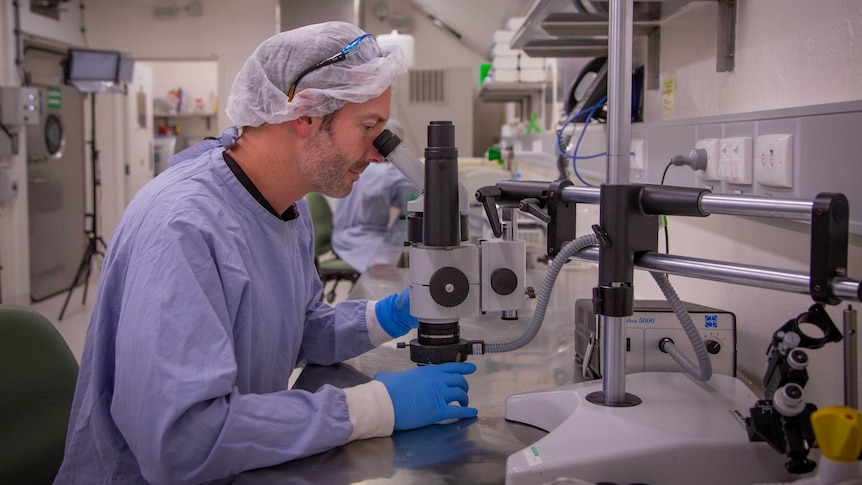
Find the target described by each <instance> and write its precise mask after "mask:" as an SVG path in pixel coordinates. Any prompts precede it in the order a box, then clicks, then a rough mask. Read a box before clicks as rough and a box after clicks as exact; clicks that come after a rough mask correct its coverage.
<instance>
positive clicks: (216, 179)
mask: <svg viewBox="0 0 862 485" xmlns="http://www.w3.org/2000/svg"><path fill="white" fill-rule="evenodd" d="M404 70H405V67H404V61H403V54H402V53H401V52H400V51H398V50H393V49H381V48H380V47H378V46H377V44H376V42H375V41H374V38H373V37H371V36H365V35H364V33H363V32H362V31H361V30H359V29H358V28H356V27H354V26H352V25H350V24H346V23H343V22H330V23H325V24H317V25H311V26H307V27H302V28H299V29H296V30H293V31H289V32H282V33H280V34H278V35H276V36H273V37H272V38H270V39H268V40H266V41H264V42H263V43H262V44H261V45H260V46H259V47H258V48H257V49H256V50H255V52H254V54H252V56H251V57H250V58H249V60H248V61H247V62H246V64H245V65H244V67H243V68H242V70H241V71H240V72H239V73H238V74H237V76H236V79H235V81H234V84H233V87H232V89H231V93H230V98H229V100H228V104H227V113H228V116H229V117H230V118H231V120H232V121H233V122H234V123H235V124H236V125H237V126H238V127H241V128H242V131H241V135H239V136H237V131H236V130H232V129H228V130H225V135H224V136H222V138H221V139H218V140H205V141H203V142H201V143H199V144H198V145H195V146H193V147H190V148H188V149H186V150H184V151H183V152H181V153H179V154H177V155H176V156H174V157H172V159H171V161H170V163H171V168H169V169H168V170H166V171H165V172H163V173H162V174H160V175H159V176H158V177H156V178H155V179H154V180H153V181H152V182H150V183H149V184H148V185H147V186H145V187H144V188H143V189H142V190H141V191H140V192H139V194H138V195H137V196H136V197H135V199H134V200H133V201H132V202H131V204H130V205H129V207H128V208H127V210H126V211H125V213H124V214H123V217H122V220H121V221H120V223H119V224H118V226H117V229H116V230H115V232H114V234H113V236H112V238H111V243H110V248H109V250H108V254H107V255H106V258H105V263H104V267H103V270H102V274H101V277H100V281H99V290H98V295H97V297H96V302H95V304H94V308H93V314H92V318H91V321H90V327H89V329H88V332H87V339H86V343H85V346H84V354H83V357H82V362H81V370H80V373H79V378H78V386H77V389H76V393H75V400H74V403H73V406H72V414H71V419H70V422H69V430H68V436H67V440H66V453H65V457H64V462H63V465H62V466H61V469H60V472H59V475H58V477H57V479H56V481H55V483H57V484H75V483H80V484H87V485H94V484H107V483H122V484H126V483H145V482H151V483H159V484H169V483H183V484H185V483H205V482H211V481H216V480H219V479H224V478H226V477H230V476H232V475H235V474H237V473H239V472H241V471H244V470H248V469H253V468H261V467H267V466H270V465H274V464H278V463H281V462H284V461H288V460H292V459H295V458H299V457H303V456H308V455H311V454H314V453H318V452H321V451H323V450H326V449H329V448H332V447H335V446H339V445H342V444H345V443H347V442H349V441H351V440H355V439H362V438H368V437H373V436H386V435H388V434H390V433H391V432H392V431H393V429H396V430H398V429H409V428H415V427H422V426H425V425H429V424H432V423H436V422H440V421H442V420H447V419H452V418H467V417H473V416H475V415H476V410H475V409H472V408H469V407H467V403H468V401H467V388H468V386H467V382H466V380H465V379H464V377H463V374H469V373H471V372H473V371H474V370H475V366H472V364H465V363H450V364H444V365H441V366H427V367H419V368H413V369H410V370H407V371H404V372H400V373H384V372H381V373H378V374H377V375H376V376H375V378H374V380H372V381H371V382H369V383H366V384H362V385H359V386H356V387H352V388H348V389H344V390H342V389H336V388H334V387H331V386H324V387H322V388H321V389H320V390H318V391H317V392H315V393H313V394H312V393H308V392H305V391H300V390H289V389H288V378H289V376H290V374H291V372H292V371H293V370H294V368H296V367H297V366H299V365H302V364H304V363H313V364H321V365H328V364H332V363H335V362H338V361H342V360H345V359H348V358H351V357H353V356H355V355H358V354H360V353H362V352H365V351H367V350H369V349H371V348H373V347H374V346H375V345H378V344H380V343H382V342H384V341H385V340H388V339H390V338H392V337H396V336H400V335H403V334H405V333H406V332H407V331H409V330H410V329H411V328H412V327H415V326H416V325H417V322H416V320H415V318H413V317H411V316H410V315H409V305H410V303H409V293H408V292H407V291H406V290H405V291H404V292H402V293H401V294H394V295H391V296H389V297H387V298H385V299H383V300H380V301H377V302H374V301H348V302H343V303H339V304H338V305H336V306H334V307H331V306H328V305H326V304H322V303H319V302H318V299H319V295H320V292H321V290H322V288H321V284H320V281H319V279H318V277H317V273H316V270H315V267H314V261H313V259H314V255H313V253H314V244H313V231H312V226H311V220H310V217H309V215H308V210H307V207H306V205H305V203H304V201H303V199H302V197H303V196H304V195H305V194H306V193H309V192H312V191H317V192H322V193H324V194H327V195H330V196H333V197H343V196H345V195H347V194H348V193H349V192H350V190H351V187H352V185H353V183H354V182H355V181H356V180H358V179H359V177H360V175H361V173H362V171H363V170H364V169H365V168H366V167H367V166H368V165H369V164H370V163H376V162H380V161H381V160H382V157H381V156H380V154H379V153H377V152H376V150H375V149H374V147H373V145H372V141H373V140H374V138H375V137H376V136H377V135H378V134H379V133H380V132H381V131H382V129H383V126H384V124H385V123H386V120H387V118H388V116H389V102H390V91H389V89H390V85H391V84H392V82H393V80H394V78H395V76H397V75H398V74H401V73H403V72H404ZM450 403H456V404H460V405H461V406H458V405H452V404H450Z"/></svg>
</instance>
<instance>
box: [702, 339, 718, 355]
mask: <svg viewBox="0 0 862 485" xmlns="http://www.w3.org/2000/svg"><path fill="white" fill-rule="evenodd" d="M705 343H706V351H707V352H709V353H710V354H713V355H715V354H717V353H719V352H721V342H719V341H718V340H712V339H709V340H707V341H706V342H705Z"/></svg>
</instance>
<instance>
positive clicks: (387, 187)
mask: <svg viewBox="0 0 862 485" xmlns="http://www.w3.org/2000/svg"><path fill="white" fill-rule="evenodd" d="M418 195H419V190H418V189H417V188H416V187H415V186H414V185H413V184H412V183H411V182H410V181H409V180H408V179H407V177H405V176H404V175H403V174H402V173H401V172H400V171H399V170H398V168H397V167H395V166H394V165H392V164H391V163H388V162H386V163H374V164H371V165H369V166H368V168H366V169H365V171H364V172H363V173H362V175H361V176H360V177H359V180H357V181H356V182H354V184H353V190H352V191H351V192H350V194H349V195H348V196H347V197H345V198H343V199H341V200H339V201H338V203H337V204H336V207H335V214H334V217H333V228H332V249H333V251H335V253H336V254H338V257H340V258H341V259H343V260H344V261H345V262H347V264H349V265H351V266H353V268H355V269H356V270H357V271H359V272H365V271H366V270H367V269H368V267H369V264H370V263H371V261H372V258H373V256H374V254H375V252H376V251H377V250H378V249H379V248H380V246H381V245H391V246H401V245H402V244H403V242H404V239H405V238H406V235H407V231H406V226H405V225H404V221H395V223H394V224H393V225H392V226H389V219H390V213H391V211H392V210H393V209H397V210H399V211H400V213H402V214H406V212H407V202H408V201H409V200H411V199H413V198H415V197H416V196H418Z"/></svg>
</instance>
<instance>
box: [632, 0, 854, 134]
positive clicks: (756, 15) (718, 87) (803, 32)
mask: <svg viewBox="0 0 862 485" xmlns="http://www.w3.org/2000/svg"><path fill="white" fill-rule="evenodd" d="M736 4H737V8H738V12H737V23H736V56H735V59H736V66H735V69H734V70H733V72H716V70H715V66H716V49H717V45H718V44H717V42H718V37H717V35H718V34H717V32H716V31H717V24H718V23H717V20H716V19H717V15H718V2H693V3H691V4H689V5H688V6H686V7H685V8H684V9H683V10H682V11H681V12H680V13H678V14H677V15H675V16H673V17H671V18H670V19H669V20H668V21H666V22H664V23H663V24H662V25H661V70H660V73H659V79H660V80H661V82H662V83H663V82H664V81H665V80H666V79H668V77H671V76H673V77H675V79H676V94H675V96H674V105H675V110H674V112H673V113H669V114H666V113H664V112H663V110H662V99H661V90H649V91H647V97H646V106H645V111H646V113H645V114H646V120H647V121H649V122H655V121H664V120H673V119H685V118H696V117H703V116H711V115H721V114H731V113H743V112H749V111H762V110H769V109H776V108H787V107H791V106H808V105H814V104H824V103H834V102H838V101H848V100H853V99H860V98H862V2H859V1H857V0H829V1H825V2H824V1H819V0H757V1H751V2H736Z"/></svg>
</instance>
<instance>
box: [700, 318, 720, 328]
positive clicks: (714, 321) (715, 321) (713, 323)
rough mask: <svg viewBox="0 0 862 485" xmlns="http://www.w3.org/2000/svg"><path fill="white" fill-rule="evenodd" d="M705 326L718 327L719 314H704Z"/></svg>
mask: <svg viewBox="0 0 862 485" xmlns="http://www.w3.org/2000/svg"><path fill="white" fill-rule="evenodd" d="M703 320H704V322H703V323H704V325H703V326H704V327H706V328H718V315H704V317H703Z"/></svg>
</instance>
